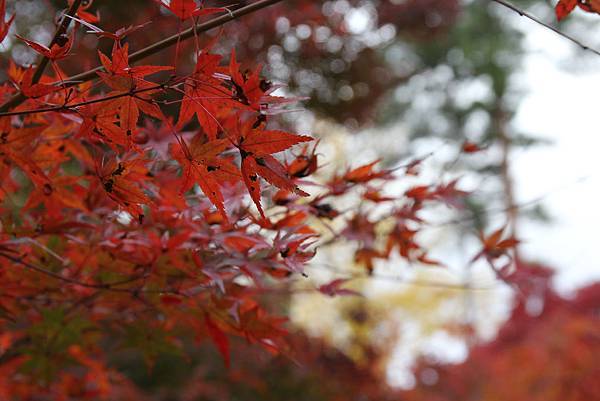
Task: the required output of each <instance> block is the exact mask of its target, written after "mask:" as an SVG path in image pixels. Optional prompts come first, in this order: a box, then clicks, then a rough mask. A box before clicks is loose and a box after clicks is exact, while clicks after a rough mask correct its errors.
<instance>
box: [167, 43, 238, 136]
mask: <svg viewBox="0 0 600 401" xmlns="http://www.w3.org/2000/svg"><path fill="white" fill-rule="evenodd" d="M221 59H222V57H221V56H219V55H216V54H209V53H206V52H202V53H200V54H199V55H198V60H197V61H196V66H195V68H194V72H193V73H192V74H191V75H190V77H189V78H188V79H187V80H186V81H185V88H184V95H183V99H182V101H181V108H180V110H179V119H178V121H177V125H176V128H177V129H181V128H183V126H184V125H185V124H186V123H187V122H188V121H189V120H190V119H191V118H192V117H193V116H194V115H196V117H197V118H198V122H199V123H200V126H201V127H202V129H203V130H204V132H205V133H206V135H208V137H209V138H210V139H216V137H217V131H218V130H219V121H218V120H217V118H216V115H217V110H218V109H219V107H220V106H221V105H222V104H223V102H225V101H226V100H227V99H230V97H231V94H230V93H228V92H227V91H226V90H225V88H223V87H222V86H221V80H219V79H217V78H215V74H217V70H218V66H219V63H220V61H221Z"/></svg>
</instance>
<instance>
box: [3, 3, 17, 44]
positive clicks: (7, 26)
mask: <svg viewBox="0 0 600 401" xmlns="http://www.w3.org/2000/svg"><path fill="white" fill-rule="evenodd" d="M4 14H6V0H0V43H2V41H3V40H4V38H5V37H6V35H8V30H9V29H10V26H11V25H12V23H13V21H14V19H15V14H13V15H12V16H11V17H10V18H9V19H8V21H6V20H4Z"/></svg>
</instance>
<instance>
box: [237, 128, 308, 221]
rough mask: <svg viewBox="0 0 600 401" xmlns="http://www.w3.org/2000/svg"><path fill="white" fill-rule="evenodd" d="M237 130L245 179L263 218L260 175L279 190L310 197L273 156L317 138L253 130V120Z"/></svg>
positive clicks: (259, 129)
mask: <svg viewBox="0 0 600 401" xmlns="http://www.w3.org/2000/svg"><path fill="white" fill-rule="evenodd" d="M235 130H236V131H237V132H235V133H232V132H229V135H230V139H231V141H232V142H233V144H234V146H235V147H237V148H238V150H239V152H240V156H241V159H242V178H243V179H244V184H246V187H247V188H248V191H249V192H250V197H251V198H252V200H253V201H254V203H255V204H256V207H257V208H258V211H259V213H260V214H261V216H262V217H263V218H264V217H265V215H264V212H263V209H262V206H261V204H260V184H259V181H258V176H261V177H262V178H264V179H265V180H266V181H267V182H269V183H271V184H272V185H275V186H276V187H278V188H281V189H285V190H288V191H290V192H295V193H297V194H298V195H301V196H308V194H307V193H306V192H304V191H302V190H301V189H299V188H298V187H297V186H296V184H294V182H293V181H292V180H291V179H290V176H289V174H288V172H287V171H286V169H285V167H284V166H283V165H282V164H281V163H280V162H279V161H278V160H277V159H275V158H274V157H273V156H272V154H274V153H279V152H282V151H284V150H286V149H289V148H291V147H292V146H294V145H295V144H297V143H301V142H308V141H312V140H313V138H311V137H309V136H304V135H296V134H291V133H289V132H284V131H275V130H269V131H263V130H262V129H261V128H252V121H249V122H246V123H238V124H237V127H236V129H235Z"/></svg>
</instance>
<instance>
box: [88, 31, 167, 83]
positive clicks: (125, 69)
mask: <svg viewBox="0 0 600 401" xmlns="http://www.w3.org/2000/svg"><path fill="white" fill-rule="evenodd" d="M98 55H99V57H100V61H101V63H102V66H103V67H104V69H105V70H106V71H107V72H102V71H98V75H99V76H100V78H102V80H103V81H104V82H105V83H106V84H107V85H108V86H110V87H111V88H112V89H114V90H117V91H131V90H134V89H140V88H143V87H144V86H140V85H143V84H144V83H146V84H147V83H148V82H147V81H145V80H144V79H143V78H144V77H145V76H147V75H152V74H156V73H157V72H161V71H169V70H172V69H173V67H171V66H160V65H141V66H136V67H130V66H129V43H125V44H124V45H121V44H120V42H119V41H115V43H114V45H113V48H112V53H111V57H110V58H109V57H108V56H106V55H105V54H104V53H102V52H101V51H98Z"/></svg>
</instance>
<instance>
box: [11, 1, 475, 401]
mask: <svg viewBox="0 0 600 401" xmlns="http://www.w3.org/2000/svg"><path fill="white" fill-rule="evenodd" d="M192 3H194V6H192ZM72 4H76V3H75V2H72ZM161 4H163V5H165V6H168V8H169V9H170V11H172V12H173V13H175V14H176V15H177V16H178V17H179V19H181V20H186V19H190V18H191V19H195V18H198V17H200V16H202V15H206V14H212V13H213V12H217V11H218V10H214V9H207V8H202V7H200V8H198V7H197V6H196V3H195V2H193V1H171V2H169V3H166V2H161ZM1 5H2V7H1V8H2V9H3V8H4V1H2V2H1ZM88 9H89V3H88V4H87V5H86V6H85V7H84V8H81V9H79V10H77V12H76V13H75V14H74V15H75V16H73V17H72V18H71V19H70V20H71V21H72V22H73V24H74V25H75V26H74V27H73V29H72V30H71V31H70V32H69V33H68V34H67V36H66V38H65V40H64V41H62V40H59V41H58V42H57V43H55V44H54V45H52V46H51V47H50V48H48V47H46V46H43V45H41V44H38V43H36V42H33V41H30V40H27V39H24V40H25V43H26V44H27V45H29V46H30V47H31V48H32V49H33V50H34V51H36V52H37V53H39V55H40V56H41V57H44V58H46V59H47V60H49V61H50V62H51V64H52V67H53V74H45V73H44V74H42V73H40V72H39V71H40V70H38V68H39V67H34V66H30V67H21V66H17V65H16V64H15V63H13V62H12V61H11V62H10V65H9V66H8V68H7V70H6V75H7V76H8V78H9V81H8V82H6V83H4V84H3V85H2V86H1V88H0V99H1V100H2V101H9V99H10V98H14V97H15V96H23V97H24V98H25V100H24V101H23V102H21V103H20V104H18V105H17V106H16V107H13V108H12V109H11V110H10V112H9V113H4V114H0V182H1V183H2V184H1V188H0V189H1V192H0V212H1V218H0V277H1V278H2V281H3V289H2V294H1V297H0V332H1V333H2V337H1V341H0V345H1V347H0V373H1V375H0V376H1V378H0V380H3V381H4V382H0V397H1V398H2V399H11V400H21V399H22V400H25V399H32V398H35V397H36V396H37V395H39V394H45V397H49V398H51V399H56V400H61V399H64V400H67V399H102V398H106V399H118V397H119V396H117V395H116V394H121V393H119V392H121V391H125V390H124V389H126V388H127V385H126V383H127V378H126V377H125V376H124V375H123V374H122V373H120V372H119V371H118V369H116V368H115V367H114V366H113V365H112V364H111V360H112V359H111V358H113V357H114V356H115V355H118V354H120V353H121V352H124V351H125V352H130V351H132V350H133V351H135V352H138V353H141V354H142V356H143V359H144V360H145V361H146V363H147V364H149V365H152V364H153V363H154V362H155V361H156V359H157V357H158V356H159V355H161V354H163V353H173V354H184V353H185V350H186V347H189V346H190V344H195V343H196V342H198V341H203V340H205V339H208V340H210V341H212V342H213V343H214V344H215V345H216V347H217V349H218V350H219V351H220V352H221V353H222V355H223V357H224V359H225V361H226V363H227V364H229V359H230V356H229V354H230V351H229V349H230V345H229V341H230V338H231V337H240V338H243V339H245V340H246V341H247V342H249V343H251V344H257V345H259V346H261V347H263V348H265V349H267V350H269V351H271V352H278V351H279V350H280V349H282V347H284V344H283V342H284V341H283V337H284V335H285V334H286V330H285V328H284V326H283V323H284V319H282V318H281V317H278V316H273V315H272V314H271V312H269V310H268V309H269V308H268V305H265V304H264V303H261V302H259V301H260V299H259V297H258V296H257V295H256V294H257V292H256V291H255V290H254V288H253V287H259V288H268V287H269V284H270V283H272V281H273V280H286V279H288V277H294V276H296V275H297V274H303V272H304V268H305V266H306V264H307V263H308V262H309V261H310V260H311V258H312V257H313V256H314V254H315V249H314V242H315V241H316V240H317V237H318V231H317V229H316V228H315V226H316V225H315V224H314V223H315V222H320V223H321V226H322V225H323V224H324V225H328V224H329V223H330V222H331V221H333V220H336V222H335V223H336V225H337V226H340V227H341V231H340V234H341V236H342V237H345V238H346V239H348V240H351V241H354V242H355V243H356V244H357V251H356V255H355V258H356V260H357V261H359V262H362V263H364V264H365V265H366V268H367V269H369V270H372V269H373V261H374V260H375V259H385V258H388V257H389V256H390V255H391V253H392V252H393V251H394V250H396V249H397V250H398V254H399V255H400V256H401V257H403V258H405V259H407V260H409V261H411V262H421V263H434V262H432V261H430V260H429V259H428V258H427V256H426V252H425V250H424V249H422V247H421V246H420V245H419V244H418V241H417V234H418V232H419V230H420V229H421V228H422V225H423V224H424V221H423V220H422V219H421V218H420V217H419V216H418V214H419V213H420V211H421V210H422V209H423V207H424V206H425V205H426V204H428V203H432V202H435V203H446V204H448V205H450V206H454V207H456V206H460V204H461V202H460V200H459V199H460V198H462V197H464V196H465V193H464V192H463V191H461V190H458V189H457V188H456V182H455V181H452V182H450V183H448V184H443V185H438V184H435V185H431V186H426V187H416V188H412V189H410V190H408V191H406V193H404V194H400V195H399V196H387V195H384V194H382V185H385V184H386V183H389V182H391V180H393V179H398V178H402V177H404V176H406V175H415V174H416V171H417V168H416V167H417V165H418V161H416V162H414V163H411V164H410V165H409V166H407V167H406V168H405V169H404V170H405V171H404V174H395V173H393V172H392V171H388V170H382V169H380V168H379V167H378V166H377V163H376V162H375V163H370V164H367V165H364V166H360V167H357V168H354V169H348V170H347V171H345V172H344V173H342V174H336V175H334V176H333V177H331V178H329V179H327V180H326V182H325V183H323V184H317V183H316V182H314V181H309V178H310V177H312V176H313V175H314V174H315V173H316V172H318V170H319V165H320V164H319V163H318V160H317V159H318V156H317V153H316V150H315V147H314V146H313V147H309V146H308V145H306V144H305V145H304V147H303V148H302V149H301V150H300V152H299V153H297V154H293V153H291V152H290V150H291V149H293V148H294V147H295V146H296V145H298V144H300V143H304V142H308V141H311V139H312V138H310V137H308V136H303V135H298V134H295V133H290V132H286V131H283V130H281V129H277V127H272V126H271V125H270V124H272V123H271V121H270V115H271V114H272V113H273V111H274V109H277V108H278V107H281V106H282V105H283V104H285V103H286V102H288V101H289V99H282V98H280V97H276V96H273V93H272V92H273V90H274V89H275V86H273V85H272V84H271V83H270V82H268V81H267V80H265V79H264V78H262V77H261V68H260V67H254V68H250V69H246V68H243V67H242V66H241V65H240V63H238V61H237V60H236V57H235V53H234V52H232V53H231V56H230V58H229V63H224V62H223V57H222V56H220V55H217V54H212V53H211V52H210V49H209V48H210V46H205V48H202V49H201V48H198V49H196V51H195V52H194V54H193V56H194V57H195V58H196V65H195V68H194V69H193V71H192V72H191V73H189V74H179V73H178V72H177V71H178V70H177V69H176V68H175V67H176V65H177V62H179V63H180V64H181V62H182V60H184V59H185V58H184V56H185V55H184V54H181V58H180V59H178V60H174V61H173V65H168V66H157V65H141V66H132V65H131V63H130V52H129V46H128V44H127V43H124V41H123V40H124V37H125V35H127V34H128V33H132V32H134V31H136V29H137V27H132V28H126V29H122V30H118V31H117V32H116V33H114V34H112V33H107V32H105V31H104V30H102V29H101V28H97V27H96V26H95V25H92V24H96V23H99V19H98V15H96V14H93V13H92V12H91V11H89V10H88ZM11 21H12V18H11V19H9V22H8V23H4V25H3V27H2V29H1V32H4V31H7V30H8V26H9V25H10V22H11ZM82 27H86V28H88V29H91V30H92V32H88V34H92V35H98V36H99V37H100V39H102V40H103V41H112V43H110V42H109V44H110V45H112V51H111V53H110V56H109V55H107V54H105V53H103V52H100V51H99V52H98V58H99V62H100V64H101V67H100V68H99V69H98V70H97V77H96V81H95V82H94V83H90V82H77V81H74V80H71V79H69V78H65V77H66V75H65V74H64V72H63V71H62V69H61V65H62V64H61V63H65V62H68V61H69V60H74V59H73V54H76V53H77V47H78V46H79V45H80V43H79V42H78V40H77V39H76V38H77V37H78V35H75V33H76V31H77V30H78V29H81V28H82ZM187 56H190V55H187ZM93 62H95V60H86V62H85V63H84V62H83V60H77V63H80V64H86V63H87V64H92V63H93ZM42 72H43V71H42ZM36 76H39V79H37V78H36ZM173 105H175V109H174V107H173ZM284 152H287V153H286V154H284ZM290 155H291V156H290ZM261 180H262V181H265V182H266V184H265V183H262V182H261ZM196 184H197V185H196ZM309 186H312V187H313V188H315V191H317V192H318V193H317V194H313V195H314V196H313V197H312V198H310V197H309V194H308V193H307V192H305V190H303V189H301V188H300V187H302V188H307V187H309ZM351 193H355V194H356V193H358V194H359V201H360V203H361V207H359V208H357V209H356V210H351V211H340V210H336V208H335V206H334V205H335V204H336V201H337V200H338V199H339V198H341V197H345V196H347V195H350V194H351ZM307 198H308V199H307ZM382 204H384V205H388V206H389V209H390V210H391V213H389V214H388V215H387V217H386V218H387V219H391V220H392V221H393V229H392V230H391V231H389V230H388V231H387V232H384V233H379V232H377V230H376V226H377V224H375V223H374V219H375V217H374V214H373V213H374V210H375V207H376V206H379V205H382ZM252 205H254V206H252ZM364 205H367V206H369V205H370V206H369V207H364ZM253 207H256V210H257V211H258V215H256V214H255V213H254V212H253ZM337 240H338V238H337V237H336V238H334V241H337ZM342 284H344V282H343V281H339V280H338V281H333V282H332V283H330V284H325V285H323V286H321V287H319V288H318V289H317V290H319V291H321V292H322V293H324V294H327V295H331V296H333V295H344V294H345V295H351V294H353V293H352V292H351V291H350V290H346V289H344V288H342V287H341V286H342Z"/></svg>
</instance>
